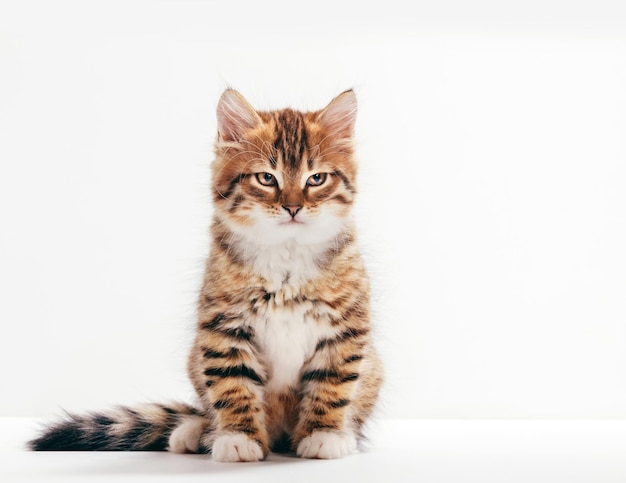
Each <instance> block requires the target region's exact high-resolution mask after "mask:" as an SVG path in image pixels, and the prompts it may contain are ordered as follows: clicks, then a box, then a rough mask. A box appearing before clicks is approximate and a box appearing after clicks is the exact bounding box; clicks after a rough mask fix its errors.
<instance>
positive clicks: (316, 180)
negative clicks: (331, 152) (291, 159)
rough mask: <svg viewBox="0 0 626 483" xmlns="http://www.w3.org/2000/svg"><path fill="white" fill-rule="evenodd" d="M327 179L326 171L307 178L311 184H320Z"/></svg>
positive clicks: (307, 182)
mask: <svg viewBox="0 0 626 483" xmlns="http://www.w3.org/2000/svg"><path fill="white" fill-rule="evenodd" d="M325 181H326V173H315V174H312V175H311V176H309V179H307V180H306V184H308V185H309V186H320V185H322V184H324V182H325Z"/></svg>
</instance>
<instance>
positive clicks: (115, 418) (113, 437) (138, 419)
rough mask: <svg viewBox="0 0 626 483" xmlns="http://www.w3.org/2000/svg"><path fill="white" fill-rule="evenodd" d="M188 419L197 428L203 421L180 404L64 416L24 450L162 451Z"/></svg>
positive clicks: (198, 414)
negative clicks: (173, 434)
mask: <svg viewBox="0 0 626 483" xmlns="http://www.w3.org/2000/svg"><path fill="white" fill-rule="evenodd" d="M190 419H192V420H195V421H196V423H197V424H196V425H197V426H198V425H199V426H201V425H202V420H203V419H204V417H203V415H202V413H201V412H200V411H199V410H197V409H195V408H193V407H192V406H189V405H187V404H183V403H176V404H171V405H168V406H166V405H162V404H144V405H141V406H137V407H136V408H128V407H119V408H116V409H114V410H110V411H106V412H98V413H88V414H86V415H76V414H68V415H67V416H66V418H64V419H62V420H61V421H58V422H55V423H53V424H52V425H50V426H48V427H47V428H46V429H44V430H43V431H42V433H41V435H40V436H39V437H38V438H36V439H34V440H32V441H30V442H29V443H28V446H29V447H30V449H32V450H34V451H164V450H166V449H168V443H169V438H170V435H171V434H172V431H174V429H175V428H177V427H179V426H181V425H182V424H183V423H185V422H187V421H188V420H190ZM199 436H200V435H198V437H199ZM196 444H197V443H196Z"/></svg>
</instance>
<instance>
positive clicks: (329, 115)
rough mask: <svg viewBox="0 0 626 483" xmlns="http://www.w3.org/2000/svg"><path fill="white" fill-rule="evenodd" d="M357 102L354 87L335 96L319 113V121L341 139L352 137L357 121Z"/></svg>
mask: <svg viewBox="0 0 626 483" xmlns="http://www.w3.org/2000/svg"><path fill="white" fill-rule="evenodd" d="M356 111H357V102H356V94H355V93H354V91H353V90H352V89H350V90H348V91H345V92H343V93H341V94H339V95H338V96H337V97H335V98H334V99H333V100H332V101H330V103H329V104H328V106H326V107H325V108H324V109H323V110H322V111H321V112H320V113H319V115H318V118H317V120H318V122H319V123H320V124H321V125H322V126H323V127H324V128H325V129H326V130H328V131H330V133H332V135H334V136H337V137H338V138H340V139H347V138H351V137H352V133H353V132H354V124H355V122H356Z"/></svg>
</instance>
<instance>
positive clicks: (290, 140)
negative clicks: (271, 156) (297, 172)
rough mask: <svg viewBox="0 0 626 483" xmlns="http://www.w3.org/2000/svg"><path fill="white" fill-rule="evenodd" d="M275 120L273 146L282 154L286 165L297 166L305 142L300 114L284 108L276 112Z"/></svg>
mask: <svg viewBox="0 0 626 483" xmlns="http://www.w3.org/2000/svg"><path fill="white" fill-rule="evenodd" d="M275 120H276V140H275V141H274V147H275V148H276V150H277V151H279V152H280V153H281V154H282V157H283V159H284V162H285V165H286V166H289V167H291V168H297V167H298V166H299V164H300V162H301V161H302V157H303V156H304V151H305V149H306V143H307V135H306V129H305V126H304V119H303V117H302V114H301V113H299V112H295V111H292V110H290V109H286V110H285V111H282V112H279V113H277V116H276V119H275Z"/></svg>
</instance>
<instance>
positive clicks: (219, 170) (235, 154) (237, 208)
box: [213, 90, 356, 244]
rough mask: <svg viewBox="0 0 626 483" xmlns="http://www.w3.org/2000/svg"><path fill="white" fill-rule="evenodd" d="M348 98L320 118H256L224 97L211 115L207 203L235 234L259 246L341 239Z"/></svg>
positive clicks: (345, 212) (350, 192) (234, 98)
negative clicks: (212, 156)
mask: <svg viewBox="0 0 626 483" xmlns="http://www.w3.org/2000/svg"><path fill="white" fill-rule="evenodd" d="M355 115H356V96H355V95H354V93H353V92H352V91H346V92H344V93H343V94H341V95H340V96H338V97H336V98H335V99H333V101H331V103H330V104H329V105H328V106H327V107H326V108H325V109H323V110H321V111H317V112H309V113H302V112H298V111H294V110H291V109H284V110H280V111H271V112H257V111H255V110H254V109H253V108H252V107H251V106H250V105H249V104H248V103H247V101H246V100H245V99H244V98H243V97H242V96H241V95H240V94H239V93H238V92H236V91H234V90H227V91H226V92H225V93H224V94H223V95H222V97H221V99H220V102H219V104H218V109H217V117H218V140H217V143H216V160H215V163H214V165H213V189H214V202H215V207H216V210H217V214H218V216H219V217H220V219H221V220H222V221H223V222H225V223H226V225H227V226H228V227H229V228H230V229H231V230H232V231H233V232H234V233H236V234H238V235H241V236H243V237H245V238H246V239H248V240H249V241H251V242H255V243H260V244H273V243H281V242H284V241H287V240H290V239H294V240H297V241H298V242H299V243H303V244H315V243H324V242H327V241H330V240H332V239H333V238H334V237H335V236H337V234H339V233H340V232H342V231H343V229H344V228H345V225H346V223H347V222H348V221H349V217H350V210H351V207H352V203H353V200H354V195H355V177H356V164H355V162H354V159H353V148H352V131H353V128H354V121H355Z"/></svg>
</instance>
